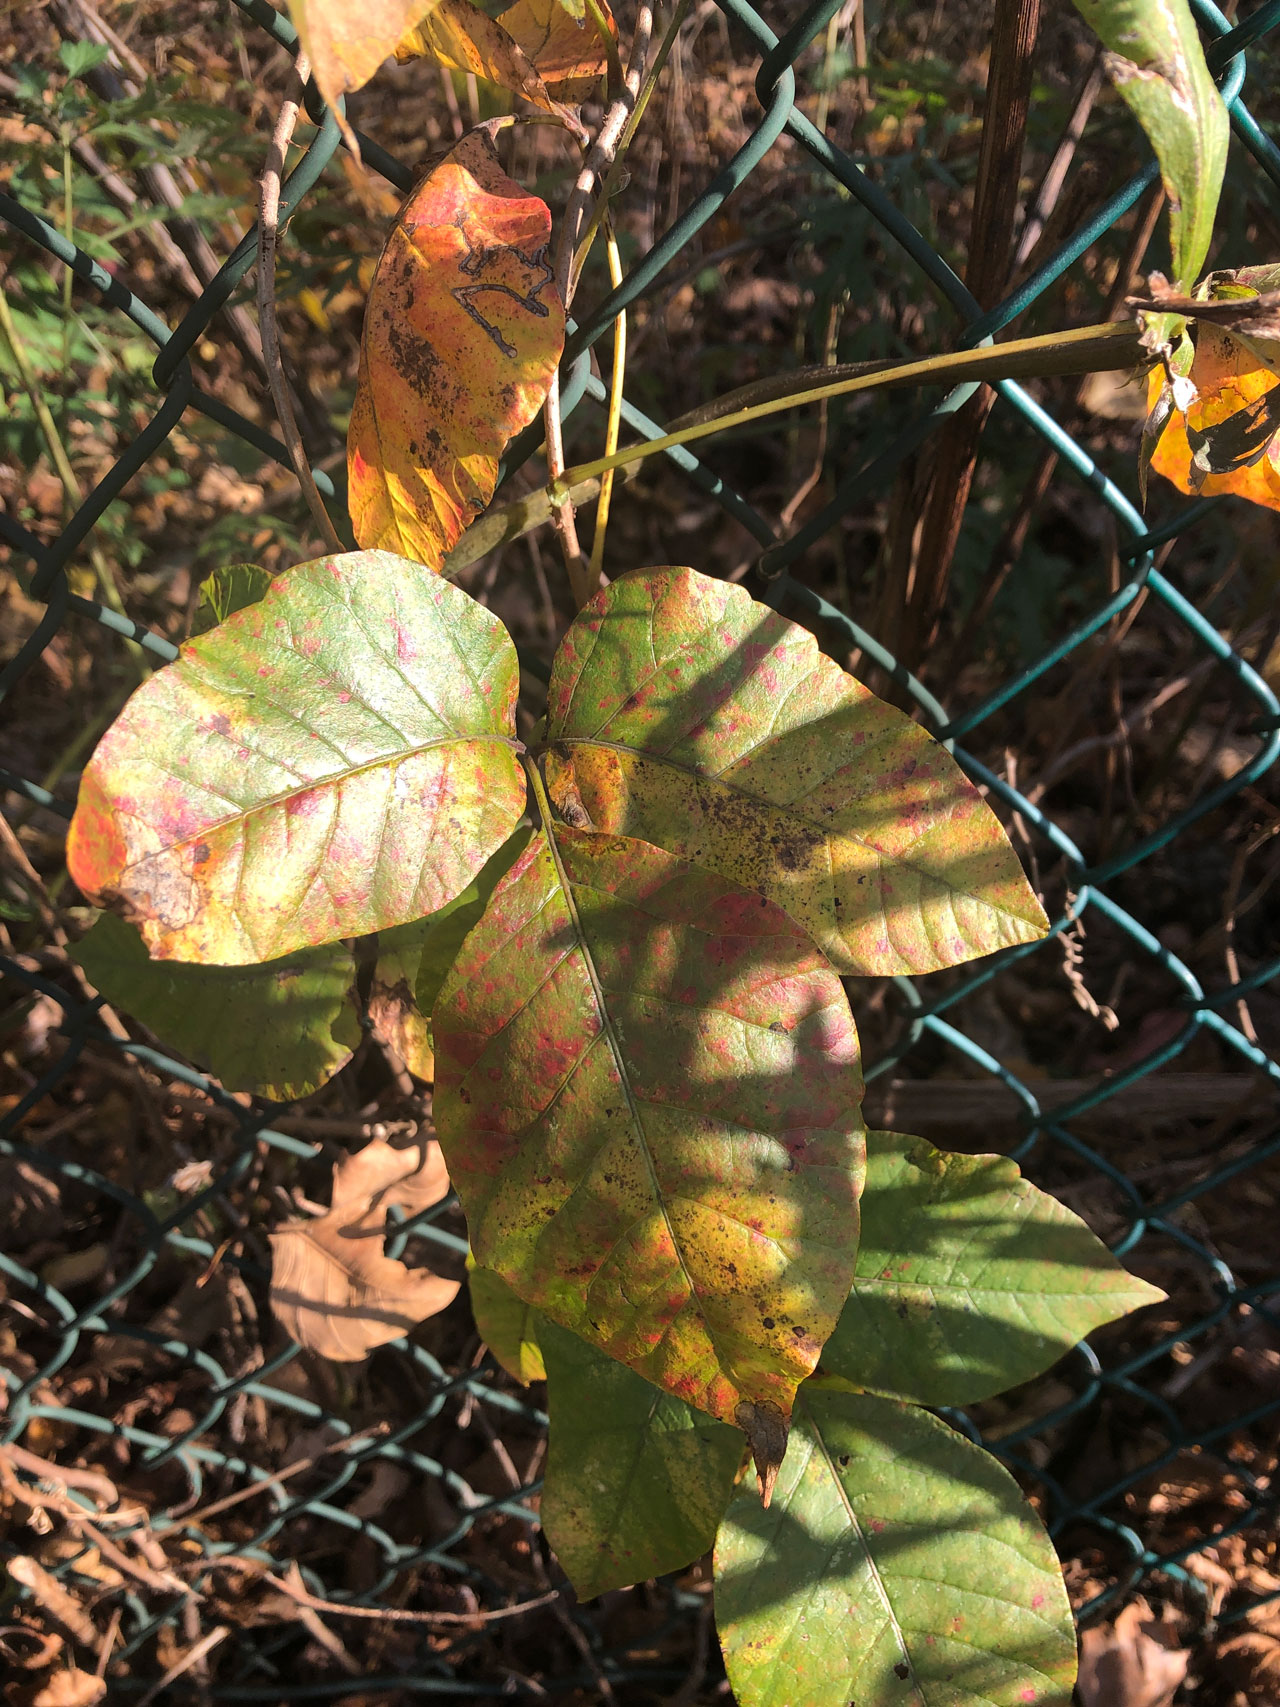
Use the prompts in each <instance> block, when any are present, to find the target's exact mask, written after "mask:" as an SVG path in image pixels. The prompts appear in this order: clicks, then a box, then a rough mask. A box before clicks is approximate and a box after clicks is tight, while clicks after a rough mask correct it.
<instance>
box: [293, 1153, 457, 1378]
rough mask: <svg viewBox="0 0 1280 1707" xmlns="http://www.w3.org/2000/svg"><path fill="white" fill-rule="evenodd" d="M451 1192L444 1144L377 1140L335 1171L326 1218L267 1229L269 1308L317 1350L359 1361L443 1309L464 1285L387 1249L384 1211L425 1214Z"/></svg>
mask: <svg viewBox="0 0 1280 1707" xmlns="http://www.w3.org/2000/svg"><path fill="white" fill-rule="evenodd" d="M448 1189H449V1175H448V1173H447V1172H446V1170H445V1166H444V1162H443V1159H442V1158H441V1155H440V1146H439V1145H438V1144H434V1143H431V1142H429V1141H428V1142H423V1143H419V1144H407V1145H405V1146H403V1147H399V1146H396V1145H393V1144H388V1143H387V1142H386V1141H385V1140H384V1139H381V1138H375V1139H374V1140H373V1141H372V1143H369V1144H366V1145H365V1147H364V1149H363V1150H358V1151H357V1152H356V1153H355V1154H354V1155H351V1156H346V1157H344V1159H343V1160H342V1161H341V1162H339V1163H338V1165H337V1167H335V1168H334V1170H333V1198H332V1202H331V1205H330V1208H329V1212H328V1214H327V1215H319V1216H315V1217H304V1216H298V1217H296V1218H295V1219H293V1220H289V1221H284V1222H282V1223H281V1224H280V1226H279V1227H277V1228H276V1230H275V1232H274V1233H272V1234H271V1235H270V1241H271V1294H270V1296H271V1308H272V1310H273V1311H274V1312H275V1315H276V1318H277V1320H278V1321H279V1323H280V1325H281V1327H282V1328H284V1330H285V1332H286V1333H287V1334H288V1335H289V1336H290V1337H291V1338H292V1339H295V1340H297V1342H298V1344H299V1345H301V1346H305V1347H306V1348H307V1350H308V1351H314V1352H316V1353H317V1354H318V1355H319V1356H320V1357H328V1358H331V1359H332V1360H333V1361H334V1362H335V1363H356V1362H359V1361H360V1360H361V1359H362V1358H365V1357H368V1355H369V1353H370V1352H371V1351H373V1350H374V1348H375V1347H376V1346H380V1345H386V1344H388V1343H389V1342H390V1341H391V1340H397V1339H399V1338H400V1337H401V1336H402V1335H403V1334H407V1333H408V1332H409V1330H410V1328H413V1327H415V1326H416V1325H417V1324H418V1323H419V1322H422V1321H425V1320H426V1318H427V1317H428V1316H434V1315H436V1314H438V1313H439V1311H441V1310H444V1309H446V1308H447V1307H448V1306H449V1305H450V1304H451V1303H452V1302H453V1300H454V1298H455V1297H456V1296H457V1293H458V1287H459V1284H460V1283H459V1282H458V1281H456V1280H453V1279H450V1278H449V1277H448V1276H446V1275H439V1274H435V1273H434V1272H433V1271H432V1270H431V1269H429V1268H409V1267H408V1265H407V1264H405V1263H402V1262H398V1261H397V1260H396V1259H395V1258H394V1257H389V1256H388V1255H387V1254H386V1251H385V1250H384V1249H383V1245H384V1242H385V1235H386V1225H387V1211H388V1210H390V1209H393V1208H397V1209H400V1210H402V1211H403V1212H404V1214H405V1215H406V1216H412V1215H416V1214H420V1213H421V1211H422V1210H424V1209H430V1208H431V1206H432V1204H434V1203H439V1201H440V1199H441V1198H442V1197H443V1196H444V1195H445V1193H446V1192H447V1191H448Z"/></svg>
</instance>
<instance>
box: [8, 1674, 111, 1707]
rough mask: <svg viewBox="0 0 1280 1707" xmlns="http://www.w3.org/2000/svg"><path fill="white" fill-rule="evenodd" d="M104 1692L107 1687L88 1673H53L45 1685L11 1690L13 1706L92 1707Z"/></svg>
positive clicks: (35, 1684)
mask: <svg viewBox="0 0 1280 1707" xmlns="http://www.w3.org/2000/svg"><path fill="white" fill-rule="evenodd" d="M106 1693H107V1686H106V1683H105V1682H104V1680H103V1679H102V1678H100V1677H95V1676H94V1675H93V1673H92V1672H91V1671H77V1670H76V1669H75V1668H74V1667H72V1669H71V1670H70V1671H60V1672H56V1673H55V1674H54V1676H53V1677H51V1678H50V1679H49V1680H48V1682H47V1683H33V1684H30V1685H28V1686H26V1687H25V1688H23V1687H20V1688H18V1689H17V1690H16V1691H11V1692H10V1693H9V1695H8V1700H9V1702H10V1703H11V1704H12V1707H94V1703H95V1702H97V1701H101V1700H102V1698H103V1697H104V1696H105V1695H106Z"/></svg>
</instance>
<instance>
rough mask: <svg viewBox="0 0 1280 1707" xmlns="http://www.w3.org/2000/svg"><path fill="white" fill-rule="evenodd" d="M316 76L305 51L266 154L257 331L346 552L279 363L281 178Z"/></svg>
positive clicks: (293, 457)
mask: <svg viewBox="0 0 1280 1707" xmlns="http://www.w3.org/2000/svg"><path fill="white" fill-rule="evenodd" d="M310 75H311V65H310V62H309V61H308V59H307V56H306V54H305V53H300V54H299V55H298V58H297V61H296V63H295V65H294V68H293V75H292V77H291V78H290V81H289V88H288V90H287V92H286V94H285V98H284V100H283V102H282V103H281V105H280V116H279V118H277V120H276V128H275V130H274V131H273V133H272V136H271V146H270V148H268V150H267V162H266V165H265V166H264V167H263V169H262V194H261V200H260V202H259V214H258V221H259V223H258V328H259V331H260V332H261V334H262V360H263V365H264V367H265V368H266V374H267V383H268V385H269V386H270V387H271V399H272V401H273V402H274V404H275V406H276V418H277V419H278V421H279V422H280V434H281V437H282V438H283V439H284V442H285V448H286V449H287V450H288V452H289V461H290V462H291V463H292V464H293V472H294V473H295V474H296V475H297V476H298V484H299V485H300V486H301V487H302V495H303V497H304V498H305V499H306V500H307V508H308V509H309V510H310V511H311V514H312V515H313V516H314V517H315V520H316V525H317V526H318V527H319V529H320V534H321V537H322V538H323V540H324V542H325V545H326V546H327V547H328V549H329V550H330V551H342V550H344V549H345V548H344V546H343V543H342V541H341V540H340V539H339V538H338V534H337V530H336V529H335V528H334V525H333V522H332V521H331V520H330V518H329V512H328V510H326V509H325V507H324V503H323V500H322V499H321V497H320V493H319V491H318V490H317V488H316V483H315V480H314V479H313V478H312V474H311V460H310V458H309V457H308V456H307V453H306V449H305V447H304V446H303V443H302V435H301V434H300V433H299V431H298V422H297V418H296V417H295V415H294V413H293V401H292V399H291V398H290V396H289V387H288V385H287V384H286V383H285V377H284V368H283V367H282V366H281V362H280V328H279V324H278V322H277V320H276V241H277V238H278V236H279V231H280V180H281V177H282V175H283V173H284V162H285V155H286V154H287V153H288V150H289V143H290V142H291V141H292V139H293V132H294V127H295V126H296V125H297V122H298V113H299V112H300V110H301V107H302V88H303V84H304V83H305V82H306V80H307V78H308V77H309V76H310Z"/></svg>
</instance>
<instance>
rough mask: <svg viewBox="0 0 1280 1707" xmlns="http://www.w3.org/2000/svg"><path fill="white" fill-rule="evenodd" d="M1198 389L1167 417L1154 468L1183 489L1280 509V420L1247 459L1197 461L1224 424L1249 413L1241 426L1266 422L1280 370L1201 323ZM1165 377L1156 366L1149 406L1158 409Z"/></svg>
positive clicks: (1194, 375) (1195, 369)
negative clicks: (1219, 465)
mask: <svg viewBox="0 0 1280 1707" xmlns="http://www.w3.org/2000/svg"><path fill="white" fill-rule="evenodd" d="M1189 378H1190V380H1191V383H1192V384H1193V385H1194V386H1195V388H1196V395H1195V399H1194V401H1193V402H1192V403H1191V404H1190V406H1189V407H1188V409H1187V410H1186V412H1185V413H1184V412H1183V411H1182V410H1180V409H1177V408H1174V409H1173V410H1172V412H1171V414H1170V416H1169V419H1168V422H1167V423H1166V425H1165V427H1164V430H1163V432H1162V433H1161V434H1160V438H1159V442H1158V443H1157V445H1156V448H1155V454H1154V455H1153V456H1152V458H1151V466H1152V468H1154V469H1155V471H1156V473H1157V474H1163V475H1164V477H1165V479H1166V480H1172V482H1173V483H1174V485H1175V486H1176V487H1177V488H1178V489H1179V491H1181V492H1188V493H1191V494H1192V495H1194V496H1196V497H1201V498H1216V497H1218V496H1220V495H1223V494H1230V493H1234V495H1235V496H1236V497H1238V498H1248V499H1250V500H1251V502H1253V503H1255V504H1262V505H1265V506H1266V508H1268V509H1271V510H1280V423H1276V426H1277V431H1276V432H1274V433H1273V434H1272V436H1271V438H1270V440H1269V441H1268V442H1266V443H1265V444H1264V447H1263V448H1262V449H1261V451H1260V452H1259V453H1258V454H1257V455H1256V457H1254V459H1253V460H1251V461H1248V462H1241V463H1240V465H1239V466H1236V467H1233V468H1229V469H1224V470H1222V471H1221V472H1206V471H1205V470H1204V468H1203V467H1202V466H1199V465H1197V464H1196V463H1195V461H1194V455H1195V448H1194V447H1195V445H1196V444H1197V443H1198V442H1200V441H1202V440H1204V438H1205V437H1206V435H1208V436H1210V437H1211V436H1212V434H1213V432H1214V429H1220V428H1221V427H1222V425H1223V423H1224V422H1228V421H1230V420H1231V419H1232V418H1233V417H1234V416H1236V415H1240V414H1242V412H1247V413H1245V415H1244V419H1242V420H1241V422H1240V426H1241V427H1242V428H1243V427H1245V426H1246V424H1252V423H1253V422H1255V421H1256V422H1259V423H1260V424H1261V423H1265V421H1266V419H1267V411H1268V410H1269V408H1270V405H1269V404H1265V403H1264V401H1263V400H1264V399H1266V398H1268V397H1269V394H1270V393H1271V392H1273V391H1274V390H1276V388H1277V387H1278V386H1280V374H1277V373H1275V372H1273V371H1272V369H1271V368H1269V367H1267V366H1265V365H1264V364H1263V363H1262V361H1261V359H1260V358H1259V357H1258V356H1257V355H1256V354H1255V353H1254V352H1253V351H1252V350H1251V349H1250V348H1249V347H1248V346H1247V345H1246V344H1242V343H1241V342H1240V341H1239V339H1237V338H1233V337H1232V336H1231V334H1230V333H1229V332H1223V331H1221V330H1219V328H1218V327H1216V326H1201V327H1200V328H1199V329H1198V331H1197V334H1196V352H1195V357H1194V359H1193V361H1192V364H1191V372H1190V375H1189ZM1167 383H1168V382H1167V381H1166V379H1165V376H1164V374H1163V372H1162V371H1161V370H1160V369H1159V368H1157V369H1156V370H1155V371H1154V372H1153V373H1152V374H1151V376H1150V379H1149V380H1148V382H1147V387H1148V389H1147V407H1148V408H1149V409H1152V410H1154V409H1155V408H1156V406H1157V404H1158V402H1159V401H1160V398H1161V396H1162V394H1163V392H1164V391H1165V389H1166V386H1167Z"/></svg>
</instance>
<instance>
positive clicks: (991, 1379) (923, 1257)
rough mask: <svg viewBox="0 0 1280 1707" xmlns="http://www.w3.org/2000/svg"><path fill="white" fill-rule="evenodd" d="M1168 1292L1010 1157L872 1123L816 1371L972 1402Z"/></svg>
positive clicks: (926, 1398) (926, 1400)
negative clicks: (842, 1282) (833, 1315)
mask: <svg viewBox="0 0 1280 1707" xmlns="http://www.w3.org/2000/svg"><path fill="white" fill-rule="evenodd" d="M1162 1296H1163V1294H1162V1293H1160V1292H1158V1291H1157V1290H1156V1288H1155V1287H1154V1286H1148V1285H1147V1283H1146V1281H1144V1280H1139V1279H1138V1278H1137V1277H1136V1276H1135V1275H1132V1274H1128V1273H1126V1272H1125V1270H1124V1269H1123V1268H1122V1267H1121V1266H1120V1264H1119V1263H1118V1262H1117V1261H1116V1259H1115V1258H1114V1257H1113V1256H1112V1255H1111V1253H1110V1251H1108V1249H1107V1247H1106V1246H1105V1245H1104V1244H1103V1243H1102V1241H1101V1240H1100V1239H1098V1238H1096V1237H1095V1236H1094V1235H1093V1234H1092V1233H1091V1232H1090V1231H1089V1229H1088V1228H1087V1227H1086V1226H1085V1224H1084V1222H1083V1221H1081V1220H1080V1218H1079V1217H1078V1216H1076V1215H1073V1214H1072V1213H1071V1211H1070V1210H1069V1209H1067V1208H1066V1207H1065V1206H1064V1205H1063V1204H1061V1203H1058V1202H1057V1201H1056V1200H1055V1199H1054V1198H1052V1197H1050V1196H1049V1195H1048V1194H1047V1193H1046V1192H1043V1191H1038V1190H1037V1189H1036V1187H1035V1186H1033V1185H1031V1184H1030V1183H1029V1181H1027V1180H1024V1179H1023V1178H1022V1176H1021V1174H1020V1173H1019V1172H1018V1167H1017V1164H1016V1162H1011V1161H1010V1160H1009V1159H1008V1158H1007V1157H1006V1156H953V1155H947V1154H945V1153H944V1152H943V1151H941V1150H935V1149H934V1147H933V1145H932V1144H926V1143H925V1141H924V1139H923V1138H909V1137H905V1136H904V1135H903V1134H902V1133H900V1132H868V1134H867V1184H866V1191H865V1193H864V1195H863V1199H862V1235H861V1240H860V1242H859V1245H858V1267H857V1274H856V1277H855V1279H854V1283H853V1290H852V1291H851V1293H850V1294H849V1302H848V1303H847V1304H846V1305H845V1307H844V1309H843V1311H842V1312H841V1315H840V1320H839V1322H838V1323H837V1324H836V1328H835V1332H834V1333H833V1334H832V1335H831V1338H830V1339H829V1340H828V1341H827V1343H826V1346H825V1348H824V1349H823V1353H822V1370H823V1374H824V1375H826V1374H831V1375H837V1376H840V1377H842V1378H843V1379H845V1380H847V1381H850V1382H852V1383H853V1384H854V1385H856V1386H858V1387H871V1388H874V1389H876V1390H877V1391H879V1392H881V1393H890V1394H894V1395H896V1396H897V1397H900V1398H904V1399H913V1400H915V1401H916V1402H917V1403H918V1404H924V1405H967V1404H972V1403H973V1402H975V1401H976V1400H978V1399H986V1398H989V1397H990V1395H991V1394H992V1393H1001V1392H1003V1391H1004V1390H1005V1389H1006V1388H1007V1387H1016V1386H1017V1385H1018V1384H1019V1383H1020V1382H1022V1381H1029V1380H1030V1379H1031V1377H1032V1376H1033V1375H1039V1374H1040V1373H1041V1371H1042V1370H1045V1369H1048V1368H1049V1366H1050V1364H1053V1363H1056V1362H1057V1361H1058V1359H1059V1358H1060V1357H1062V1356H1063V1355H1064V1354H1065V1353H1066V1352H1067V1351H1069V1350H1070V1348H1071V1347H1072V1346H1073V1345H1075V1344H1076V1342H1077V1341H1078V1340H1081V1339H1083V1338H1084V1336H1085V1335H1086V1334H1087V1333H1090V1332H1092V1330H1093V1329H1094V1328H1097V1327H1100V1326H1101V1325H1102V1324H1103V1323H1104V1322H1112V1321H1114V1320H1115V1319H1116V1317H1118V1316H1123V1315H1126V1314H1127V1313H1128V1312H1129V1311H1130V1310H1136V1309H1139V1308H1140V1307H1141V1306H1142V1305H1144V1304H1154V1303H1158V1302H1159V1300H1160V1298H1161V1297H1162Z"/></svg>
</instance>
